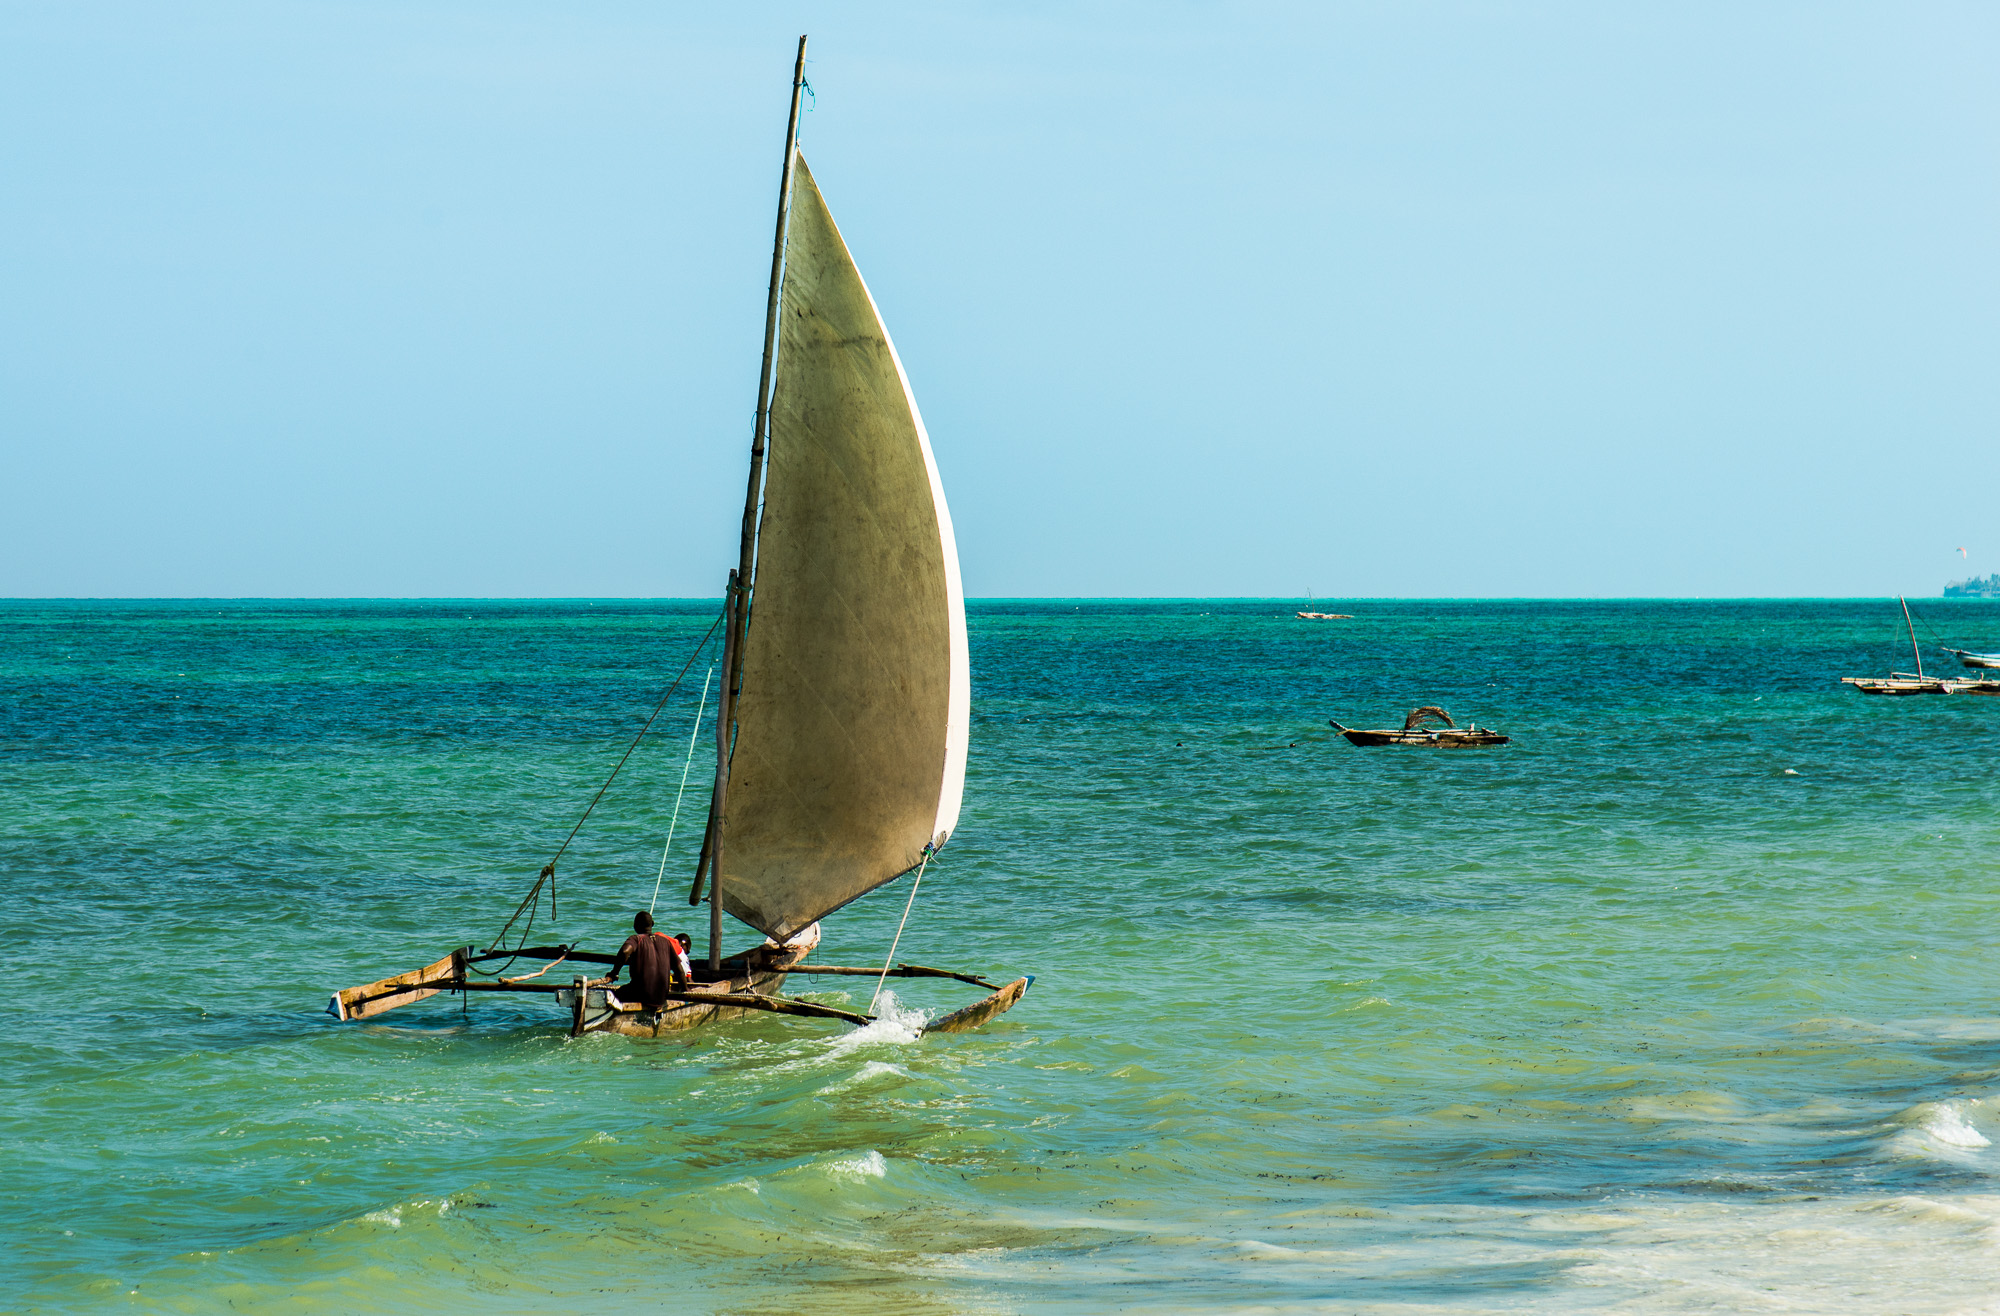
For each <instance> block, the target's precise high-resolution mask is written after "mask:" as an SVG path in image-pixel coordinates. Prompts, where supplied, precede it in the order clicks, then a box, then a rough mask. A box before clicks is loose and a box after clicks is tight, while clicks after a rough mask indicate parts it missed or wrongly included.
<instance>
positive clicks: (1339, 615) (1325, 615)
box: [1293, 590, 1354, 621]
mask: <svg viewBox="0 0 2000 1316" xmlns="http://www.w3.org/2000/svg"><path fill="white" fill-rule="evenodd" d="M1312 602H1313V596H1312V591H1311V590H1307V591H1306V607H1307V611H1305V612H1300V613H1294V614H1293V615H1294V616H1296V617H1298V618H1299V619H1300V620H1301V621H1353V620H1354V618H1353V617H1352V616H1350V615H1348V614H1347V613H1344V612H1313V611H1311V608H1312Z"/></svg>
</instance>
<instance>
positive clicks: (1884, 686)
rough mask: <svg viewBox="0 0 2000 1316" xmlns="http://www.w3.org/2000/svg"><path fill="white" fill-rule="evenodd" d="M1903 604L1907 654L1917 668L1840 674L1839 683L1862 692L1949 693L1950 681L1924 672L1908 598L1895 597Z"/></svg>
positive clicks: (1883, 693) (1881, 693)
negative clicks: (1886, 673) (1863, 674)
mask: <svg viewBox="0 0 2000 1316" xmlns="http://www.w3.org/2000/svg"><path fill="white" fill-rule="evenodd" d="M1896 602H1898V603H1900V604H1902V605H1903V625H1904V626H1905V627H1907V628H1908V630H1909V632H1910V656H1911V657H1912V658H1914V659H1916V663H1917V670H1916V671H1915V672H1914V673H1912V672H1891V673H1889V674H1888V675H1887V676H1843V677H1841V678H1840V679H1841V682H1842V683H1843V684H1845V685H1851V686H1853V687H1854V688H1855V689H1856V690H1859V691H1860V692H1861V693H1862V694H1864V695H1948V694H1951V693H1953V690H1952V686H1953V685H1954V682H1951V681H1947V680H1945V679H1944V678H1942V677H1937V676H1928V675H1926V674H1925V673H1924V655H1923V651H1922V650H1921V649H1919V648H1918V647H1917V626H1916V623H1915V622H1913V621H1911V620H1910V603H1909V600H1908V599H1905V598H1903V597H1901V596H1900V595H1899V596H1898V597H1897V599H1896Z"/></svg>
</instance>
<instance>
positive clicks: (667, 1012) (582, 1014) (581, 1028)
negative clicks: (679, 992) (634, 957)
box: [556, 951, 804, 1037]
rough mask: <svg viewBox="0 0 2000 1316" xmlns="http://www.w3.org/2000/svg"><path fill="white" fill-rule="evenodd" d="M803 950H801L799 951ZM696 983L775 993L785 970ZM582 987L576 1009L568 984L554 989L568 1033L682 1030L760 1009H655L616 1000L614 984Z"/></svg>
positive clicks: (671, 1005)
mask: <svg viewBox="0 0 2000 1316" xmlns="http://www.w3.org/2000/svg"><path fill="white" fill-rule="evenodd" d="M803 954H804V952H803V951H801V952H800V955H801V956H802V955H803ZM794 958H798V957H796V956H795V957H794ZM702 986H703V987H704V988H705V989H709V990H726V991H727V992H728V993H730V994H731V995H735V994H738V993H740V994H743V995H746V996H747V995H756V996H780V995H783V994H784V989H785V974H784V972H783V971H782V970H777V969H772V970H763V971H756V972H750V973H744V974H739V975H737V976H735V977H733V978H725V979H723V980H722V981H721V982H717V983H703V984H702ZM583 991H584V993H585V994H586V1000H585V1004H584V1008H583V1009H582V1010H578V1009H577V1006H576V998H577V988H575V987H574V986H571V987H566V988H564V989H563V990H562V991H560V992H557V993H556V1004H557V1005H559V1006H561V1007H562V1008H563V1009H564V1010H566V1011H568V1012H569V1016H570V1027H569V1035H570V1036H571V1037H581V1036H582V1035H583V1034H585V1033H617V1034H619V1035H620V1036H622V1037H665V1036H667V1035H668V1034H670V1033H685V1032H687V1031H688V1030H689V1029H691V1028H700V1027H701V1026H702V1025H704V1024H715V1023H726V1022H728V1021H729V1020H731V1019H742V1018H746V1017H747V1016H749V1015H753V1014H758V1013H761V1011H758V1010H756V1009H753V1008H747V1007H744V1006H734V1005H720V1004H718V1005H708V1004H701V1003H696V1002H693V1001H668V1002H667V1003H666V1004H664V1005H662V1006H661V1007H660V1008H659V1009H657V1010H647V1009H645V1008H644V1007H643V1006H640V1005H634V1004H630V1003H628V1002H625V1001H621V1000H619V999H618V988H617V986H616V985H613V986H610V987H585V988H584V989H583Z"/></svg>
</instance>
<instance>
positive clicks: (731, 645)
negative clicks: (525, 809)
mask: <svg viewBox="0 0 2000 1316" xmlns="http://www.w3.org/2000/svg"><path fill="white" fill-rule="evenodd" d="M805 85H806V39H805V38H804V37H803V36H801V37H800V38H799V54H798V60H797V62H796V63H795V64H794V65H793V66H792V108H791V114H790V116H789V117H788V118H787V119H786V121H785V167H784V170H783V172H782V173H781V174H780V175H779V180H778V223H777V233H776V235H775V236H774V237H773V239H772V243H771V290H770V295H769V297H768V299H767V300H766V301H765V303H764V365H763V368H762V369H761V370H760V371H759V372H758V376H757V415H756V420H755V423H754V425H753V426H752V429H751V437H750V485H749V488H748V489H747V490H746V491H745V493H744V495H743V539H742V545H741V549H740V552H739V553H738V558H737V566H736V569H735V570H734V571H732V572H730V573H729V594H728V597H727V598H726V599H725V600H724V603H723V607H724V609H725V611H726V614H727V616H728V622H727V624H726V626H725V628H724V630H723V640H722V669H723V673H724V675H723V681H722V694H721V696H720V698H719V701H718V702H717V704H716V717H715V791H714V794H713V795H712V796H711V797H710V802H709V809H708V836H707V838H706V841H705V844H704V845H703V846H702V851H703V856H704V858H705V859H706V861H707V864H708V869H709V872H710V874H711V876H710V879H709V883H708V967H709V969H710V970H711V971H712V972H717V973H719V972H721V969H722V820H723V816H724V810H725V809H726V807H727V802H728V794H729V751H730V746H731V744H732V743H733V741H734V739H735V731H736V697H737V695H738V693H739V692H740V691H741V689H742V685H743V631H744V628H745V627H746V626H747V625H748V624H749V620H750V596H751V592H752V590H753V588H754V586H755V584H756V579H757V504H758V502H759V499H760V496H761V495H762V493H763V485H764V449H765V446H766V445H767V444H768V442H769V440H770V436H771V365H772V360H773V358H774V357H775V356H776V355H777V349H778V301H779V298H780V297H781V295H782V294H783V292H784V277H785V224H786V221H787V219H788V218H789V217H790V214H791V207H792V165H793V162H794V161H795V160H797V159H798V149H799V96H800V93H801V92H802V91H803V90H804V88H805ZM700 890H701V870H700V868H699V867H697V869H696V872H695V891H696V896H695V898H696V899H699V898H700V897H699V892H700Z"/></svg>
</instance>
